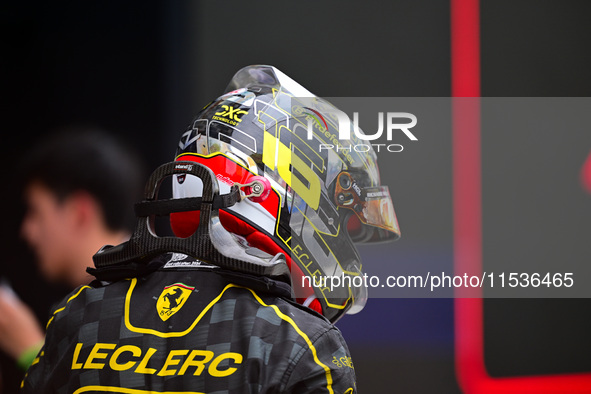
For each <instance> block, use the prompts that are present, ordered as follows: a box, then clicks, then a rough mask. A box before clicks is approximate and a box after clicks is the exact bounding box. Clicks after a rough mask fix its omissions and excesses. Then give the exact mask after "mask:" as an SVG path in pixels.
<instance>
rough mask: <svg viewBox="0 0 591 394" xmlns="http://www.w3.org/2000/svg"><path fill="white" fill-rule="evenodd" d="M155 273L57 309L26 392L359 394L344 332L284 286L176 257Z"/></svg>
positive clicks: (102, 285)
mask: <svg viewBox="0 0 591 394" xmlns="http://www.w3.org/2000/svg"><path fill="white" fill-rule="evenodd" d="M155 264H156V265H157V266H158V268H157V269H155V270H153V271H152V272H150V273H148V274H145V275H143V276H139V277H133V278H129V279H125V280H119V281H115V282H100V281H98V280H95V281H94V282H92V283H91V284H90V285H89V286H83V287H81V288H78V289H77V290H75V291H74V292H73V293H72V294H71V295H69V296H68V297H67V298H66V299H65V300H64V301H62V303H61V304H60V305H59V307H58V308H57V309H56V311H55V312H54V314H53V316H52V317H51V318H50V320H49V323H48V328H47V336H46V342H45V346H44V347H43V349H42V350H41V352H40V353H39V356H38V357H37V359H35V361H34V362H33V364H32V366H31V367H30V369H29V371H28V373H27V376H26V377H25V380H24V381H23V392H24V393H35V394H42V393H63V394H66V393H67V394H72V393H76V394H81V393H91V394H95V393H105V392H109V393H122V394H147V393H161V392H166V393H167V394H174V393H339V394H342V393H347V394H349V393H355V392H356V387H355V373H354V370H353V364H352V363H351V357H350V355H349V351H348V349H347V345H346V344H345V341H344V340H343V338H342V336H341V333H340V332H339V331H338V329H337V328H335V327H334V326H333V325H332V324H331V323H330V322H328V321H327V320H326V319H325V318H324V317H322V316H321V315H319V314H317V313H315V312H313V311H311V310H310V309H308V308H305V307H302V306H300V305H298V304H297V303H295V302H293V301H292V300H291V298H290V289H289V286H288V285H287V284H285V283H283V282H279V281H273V280H271V279H269V278H261V277H251V276H247V275H242V274H240V275H238V274H235V273H232V272H229V271H223V270H221V269H218V268H215V267H211V266H207V265H205V264H203V263H201V262H199V261H197V260H195V259H191V258H187V257H186V256H185V255H179V254H172V253H169V254H164V255H162V256H160V257H159V258H157V259H156V260H154V261H152V263H151V266H154V265H155Z"/></svg>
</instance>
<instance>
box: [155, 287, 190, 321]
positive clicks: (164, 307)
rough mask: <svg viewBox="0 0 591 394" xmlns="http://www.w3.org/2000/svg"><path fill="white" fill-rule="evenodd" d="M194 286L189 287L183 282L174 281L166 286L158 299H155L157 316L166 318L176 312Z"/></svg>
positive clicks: (164, 319) (163, 319)
mask: <svg viewBox="0 0 591 394" xmlns="http://www.w3.org/2000/svg"><path fill="white" fill-rule="evenodd" d="M193 290H195V287H190V286H187V285H185V284H184V283H175V284H172V285H170V286H166V287H165V288H164V290H162V293H161V294H160V297H158V301H156V309H157V310H158V316H160V318H161V319H162V321H166V320H168V318H169V317H171V316H172V315H174V314H175V313H177V312H178V311H179V310H180V309H181V308H182V307H183V305H184V304H185V301H187V299H188V298H189V296H190V295H191V293H192V292H193Z"/></svg>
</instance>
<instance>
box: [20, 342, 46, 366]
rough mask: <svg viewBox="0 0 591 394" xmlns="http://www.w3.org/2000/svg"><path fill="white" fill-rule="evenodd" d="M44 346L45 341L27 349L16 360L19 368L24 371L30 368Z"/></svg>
mask: <svg viewBox="0 0 591 394" xmlns="http://www.w3.org/2000/svg"><path fill="white" fill-rule="evenodd" d="M42 347H43V343H40V344H37V345H35V346H31V347H30V348H28V349H27V350H25V351H24V352H23V353H22V354H21V355H20V356H19V357H18V359H17V360H16V364H17V365H18V366H19V368H20V369H22V370H24V371H26V370H27V369H29V367H30V366H31V364H33V361H35V358H36V357H37V354H38V353H39V350H41V348H42Z"/></svg>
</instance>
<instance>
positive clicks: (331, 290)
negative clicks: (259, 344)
mask: <svg viewBox="0 0 591 394" xmlns="http://www.w3.org/2000/svg"><path fill="white" fill-rule="evenodd" d="M303 102H305V106H303V105H302V104H301V103H303ZM327 108H334V107H332V106H331V105H330V103H328V102H327V101H325V100H322V99H320V98H318V97H316V96H314V95H313V94H312V93H310V92H309V91H308V90H306V89H305V88H303V87H302V86H301V85H299V84H298V83H297V82H295V81H294V80H292V79H291V78H289V77H288V76H286V75H285V74H283V73H282V72H281V71H279V70H278V69H276V68H275V67H271V66H262V65H257V66H249V67H245V68H243V69H241V70H240V71H238V72H237V73H236V74H235V75H234V77H233V78H232V80H231V81H230V84H229V85H228V87H227V89H226V92H225V93H224V94H223V95H222V96H220V97H219V98H218V99H216V100H215V101H213V102H212V103H210V104H208V105H207V106H206V107H205V108H204V109H203V110H202V111H201V112H200V113H199V114H198V115H197V117H196V118H195V119H194V121H193V122H192V123H191V124H190V126H189V128H188V130H187V131H186V132H185V133H184V134H183V135H182V137H181V140H180V142H179V147H178V150H177V155H176V160H177V161H178V160H180V161H194V162H198V163H201V164H203V165H205V166H207V167H209V168H210V169H211V170H213V172H214V173H215V174H216V177H217V179H218V183H219V185H220V193H221V194H224V193H229V192H230V188H231V186H233V185H236V184H238V185H239V187H241V190H242V192H243V194H244V197H245V198H243V200H242V201H241V202H239V203H237V204H235V205H233V206H232V207H229V208H226V209H223V210H220V215H219V216H220V220H221V223H222V224H223V226H224V227H225V228H226V229H227V230H228V231H230V232H232V233H234V234H237V235H239V236H241V237H243V238H244V239H245V240H246V241H248V243H249V244H250V245H251V246H254V247H256V248H258V249H261V250H263V251H265V252H267V253H270V254H276V253H285V254H286V256H287V262H288V264H289V265H290V270H291V274H292V282H293V285H294V291H295V293H296V297H297V299H298V301H299V302H300V303H302V304H304V305H306V306H309V307H311V308H312V309H315V310H317V311H318V312H320V313H322V314H323V315H324V316H325V317H327V318H328V319H329V320H331V321H333V322H334V321H336V320H338V319H339V318H340V317H342V316H343V314H344V313H345V312H348V313H356V312H359V311H360V310H361V309H362V308H363V306H364V305H365V302H366V299H367V289H366V287H365V286H363V285H361V286H357V285H355V286H349V284H351V283H353V282H354V283H356V284H359V283H360V282H361V281H359V280H357V281H352V280H342V281H341V282H342V283H344V284H345V285H342V286H336V287H331V286H328V285H326V283H323V282H322V278H326V277H334V276H338V277H340V278H350V279H354V278H355V277H360V276H362V275H363V274H362V271H361V261H360V257H359V253H358V252H357V249H356V248H355V246H354V243H355V242H380V241H389V240H394V239H397V238H398V237H399V236H400V230H399V228H398V223H397V220H396V215H395V213H394V209H393V205H392V201H391V198H390V194H389V191H388V188H387V187H386V186H382V185H380V177H379V172H378V167H377V158H376V154H375V152H374V151H373V150H371V149H370V150H369V151H367V152H356V151H355V150H351V151H349V150H347V149H340V150H337V151H335V150H326V149H322V150H321V149H320V145H321V144H334V142H335V139H334V135H337V134H338V133H337V131H336V127H337V126H336V122H333V119H332V118H331V117H330V116H323V113H326V112H325V111H326V109H327ZM312 118H314V119H313V120H314V121H311V119H312ZM319 119H321V121H318V120H319ZM310 125H311V126H310ZM310 127H312V128H313V129H312V133H310V134H312V136H311V137H312V138H311V139H308V138H309V137H308V133H307V131H308V130H309V128H310ZM331 135H332V136H333V138H332V139H331V137H330V136H331ZM339 143H340V144H342V146H343V147H346V146H349V145H351V144H354V141H340V142H339ZM200 190H201V181H200V180H199V179H198V178H196V177H191V176H183V175H177V176H176V177H175V179H174V180H173V194H174V197H175V198H182V197H194V196H199V195H200ZM198 215H199V214H198V212H195V211H193V212H183V213H175V214H172V215H171V225H172V228H173V231H174V232H175V234H176V235H177V236H180V237H186V236H188V235H190V234H191V233H193V232H194V231H195V229H196V227H197V226H198V223H199V220H198ZM306 277H307V278H309V279H304V278H306ZM314 278H315V279H316V281H314V280H313V279H314ZM310 284H312V286H309V285H310ZM314 284H315V285H314Z"/></svg>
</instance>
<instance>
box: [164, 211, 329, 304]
mask: <svg viewBox="0 0 591 394" xmlns="http://www.w3.org/2000/svg"><path fill="white" fill-rule="evenodd" d="M199 218H200V212H199V211H190V212H180V213H171V214H170V226H171V228H172V231H173V232H174V234H175V235H176V236H177V237H181V238H186V237H189V236H191V234H193V233H194V232H195V231H196V230H197V228H198V227H199ZM219 218H220V222H221V223H222V226H224V228H225V229H226V230H228V231H229V232H231V233H233V234H237V235H240V236H242V237H244V238H246V240H247V241H248V243H249V244H250V245H251V246H253V247H255V248H257V249H260V250H262V251H264V252H266V253H269V254H270V255H276V254H277V253H283V254H284V255H285V259H286V261H287V265H288V267H289V269H290V271H291V276H292V281H293V282H294V283H302V279H301V278H302V277H303V276H304V273H303V272H302V270H301V269H300V267H299V266H298V265H297V264H292V262H291V255H290V254H289V253H285V251H284V250H283V249H282V248H281V247H280V246H279V245H278V244H277V243H275V241H273V239H272V238H271V237H269V236H268V235H266V234H265V233H263V232H261V231H258V230H257V229H255V228H254V227H253V226H251V225H250V224H248V223H246V222H245V221H243V220H241V219H239V218H237V217H236V216H234V215H232V214H231V213H229V212H226V211H219ZM298 291H299V292H302V294H298V298H297V301H298V303H300V304H303V303H304V301H305V300H306V299H307V298H308V297H309V296H312V295H313V294H314V290H313V289H312V288H301V289H299V290H298ZM308 307H309V308H310V309H313V310H315V311H316V312H318V313H322V306H321V304H320V302H319V301H318V300H317V299H315V300H313V301H312V302H311V303H310V305H308Z"/></svg>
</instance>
